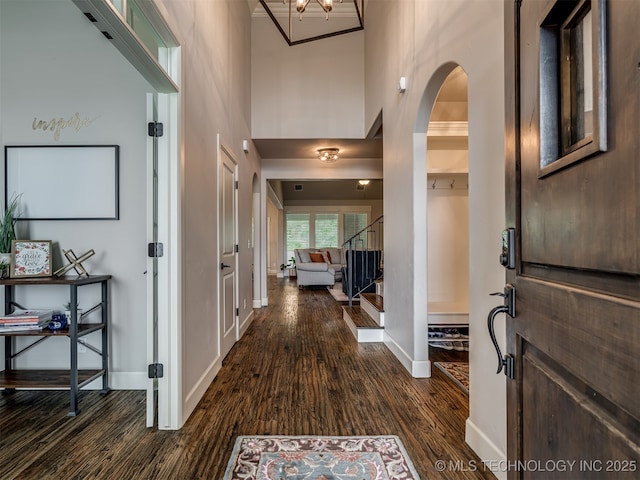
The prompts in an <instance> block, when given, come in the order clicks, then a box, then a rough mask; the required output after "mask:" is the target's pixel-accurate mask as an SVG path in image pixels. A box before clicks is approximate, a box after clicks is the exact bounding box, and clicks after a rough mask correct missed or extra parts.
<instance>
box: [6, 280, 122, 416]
mask: <svg viewBox="0 0 640 480" xmlns="http://www.w3.org/2000/svg"><path fill="white" fill-rule="evenodd" d="M110 279H111V275H95V276H89V277H76V276H70V277H61V278H57V277H45V278H24V279H23V278H21V279H15V278H5V279H0V285H4V295H5V297H4V298H5V303H4V305H5V306H4V311H5V314H9V313H11V312H12V311H13V307H15V306H17V307H19V308H23V307H21V306H20V305H19V304H18V303H17V302H16V301H15V294H16V292H15V290H16V287H26V286H31V285H45V286H46V285H58V286H60V285H66V286H68V287H69V302H70V305H71V319H70V323H69V325H68V327H67V328H65V329H62V330H55V331H51V330H49V329H48V328H46V327H45V328H44V329H42V330H23V331H12V332H0V336H3V337H5V344H4V345H5V350H4V361H5V364H4V371H2V372H0V388H3V389H5V391H13V390H15V389H17V388H21V389H26V390H29V389H40V388H43V389H44V388H53V389H69V391H70V406H69V413H68V416H70V417H75V416H76V415H77V414H78V413H79V410H78V392H79V390H80V389H81V388H82V387H84V386H86V385H88V384H89V383H90V382H92V381H93V380H95V379H97V378H100V377H102V390H101V391H102V393H107V392H108V391H109V357H108V354H109V332H108V319H109V296H108V287H109V285H108V284H109V280H110ZM97 283H99V284H100V285H101V289H102V297H101V301H100V303H98V304H97V305H95V306H94V307H92V308H90V309H88V310H87V311H86V312H84V313H83V315H82V316H86V315H88V314H89V313H91V312H93V311H96V310H98V309H99V310H101V314H102V320H101V323H79V322H78V321H79V320H80V319H79V318H78V310H77V305H78V287H81V286H84V285H93V284H97ZM96 331H102V348H101V349H98V348H96V347H93V346H92V345H90V344H86V343H83V345H84V346H86V347H87V348H89V349H90V350H92V351H94V352H95V353H97V354H98V355H100V356H101V357H102V368H100V369H82V370H79V369H78V339H79V338H81V337H84V336H85V335H88V334H90V333H92V332H96ZM60 336H64V337H69V340H70V341H69V352H70V360H71V361H70V368H69V369H68V370H49V369H45V368H43V369H29V370H24V369H14V368H13V364H14V359H15V358H16V357H18V356H19V355H21V354H22V353H24V352H26V351H27V350H29V349H31V348H32V347H34V346H36V345H38V344H39V343H41V342H43V341H45V340H47V339H48V338H51V337H60ZM14 337H34V338H37V340H35V341H34V342H33V343H31V344H29V345H27V346H26V347H23V348H21V349H20V350H18V351H15V348H14V347H15V342H14Z"/></svg>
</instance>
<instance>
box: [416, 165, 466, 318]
mask: <svg viewBox="0 0 640 480" xmlns="http://www.w3.org/2000/svg"><path fill="white" fill-rule="evenodd" d="M429 180H431V178H430V179H429ZM440 180H441V181H443V182H444V181H448V179H447V178H446V177H444V178H441V179H440ZM427 222H428V226H427V249H428V254H427V269H428V277H427V284H428V285H429V288H428V291H427V298H426V300H427V308H428V313H432V311H433V312H443V311H444V312H460V313H467V312H469V192H468V191H467V188H466V187H456V188H450V187H449V186H448V185H445V186H444V187H436V188H435V189H434V188H431V186H427Z"/></svg>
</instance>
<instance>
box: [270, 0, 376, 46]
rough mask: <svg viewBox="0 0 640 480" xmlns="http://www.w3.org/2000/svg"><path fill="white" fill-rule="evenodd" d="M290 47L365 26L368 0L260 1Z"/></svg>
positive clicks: (361, 28) (355, 30)
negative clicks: (366, 2)
mask: <svg viewBox="0 0 640 480" xmlns="http://www.w3.org/2000/svg"><path fill="white" fill-rule="evenodd" d="M260 4H261V5H262V7H263V8H264V10H265V12H266V14H267V15H268V16H269V18H271V20H272V21H273V24H274V25H275V27H276V28H277V29H278V31H279V32H280V34H281V35H282V37H283V38H284V40H285V41H286V42H287V44H288V45H289V46H293V45H299V44H301V43H306V42H311V41H314V40H322V39H323V38H329V37H335V36H336V35H343V34H345V33H351V32H357V31H358V30H363V29H364V0H260Z"/></svg>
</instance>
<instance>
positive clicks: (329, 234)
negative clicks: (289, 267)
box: [285, 207, 369, 263]
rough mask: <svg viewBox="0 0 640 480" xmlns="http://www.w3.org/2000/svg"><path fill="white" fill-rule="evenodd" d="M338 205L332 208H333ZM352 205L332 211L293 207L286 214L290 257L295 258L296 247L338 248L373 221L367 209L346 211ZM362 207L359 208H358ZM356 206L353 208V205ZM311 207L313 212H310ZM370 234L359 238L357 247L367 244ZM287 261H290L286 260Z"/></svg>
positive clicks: (288, 253)
mask: <svg viewBox="0 0 640 480" xmlns="http://www.w3.org/2000/svg"><path fill="white" fill-rule="evenodd" d="M333 208H335V207H332V209H333ZM346 208H348V207H337V208H335V210H337V212H336V211H335V210H334V211H332V212H326V211H317V210H321V209H320V208H315V209H314V208H309V207H308V208H307V209H305V210H306V211H300V210H301V208H300V207H298V208H296V207H292V208H291V209H292V210H297V211H288V212H286V213H285V239H286V242H287V243H286V247H285V248H286V255H287V256H286V258H285V260H288V259H290V258H291V257H293V256H294V255H293V251H294V249H296V248H335V247H341V246H342V244H343V243H344V242H345V241H346V240H348V239H350V238H351V237H352V236H353V235H355V234H356V233H358V232H359V231H360V230H362V229H363V228H365V227H366V226H367V224H368V221H369V213H367V212H353V211H351V212H349V211H347V212H345V213H342V212H340V210H342V211H344V210H345V209H346ZM357 208H358V207H356V209H357ZM351 209H353V207H351ZM309 210H311V211H309ZM368 240H369V239H368V234H367V233H366V232H364V233H363V234H361V235H359V236H358V237H357V239H356V241H357V243H354V245H353V246H354V248H364V247H366V246H367V242H368ZM285 263H286V262H285Z"/></svg>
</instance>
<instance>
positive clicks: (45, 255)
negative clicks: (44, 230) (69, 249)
mask: <svg viewBox="0 0 640 480" xmlns="http://www.w3.org/2000/svg"><path fill="white" fill-rule="evenodd" d="M51 274H52V270H51V240H13V241H12V242H11V269H10V275H11V278H28V277H50V276H51Z"/></svg>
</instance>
